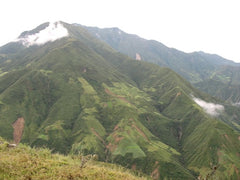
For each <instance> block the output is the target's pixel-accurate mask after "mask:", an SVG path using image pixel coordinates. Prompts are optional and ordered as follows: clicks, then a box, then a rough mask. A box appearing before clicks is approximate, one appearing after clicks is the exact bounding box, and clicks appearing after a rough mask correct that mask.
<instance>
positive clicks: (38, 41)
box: [17, 22, 68, 47]
mask: <svg viewBox="0 0 240 180" xmlns="http://www.w3.org/2000/svg"><path fill="white" fill-rule="evenodd" d="M66 36H68V30H67V29H66V28H65V27H64V26H63V25H62V24H61V23H60V22H55V23H49V26H48V27H46V28H45V29H43V30H41V31H39V32H38V33H36V34H32V35H27V36H26V37H23V38H19V39H18V40H17V41H20V42H22V44H23V45H24V46H26V47H29V46H32V45H43V44H45V43H47V42H49V41H51V42H52V41H55V40H57V39H60V38H63V37H66Z"/></svg>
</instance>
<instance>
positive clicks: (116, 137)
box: [106, 132, 124, 152]
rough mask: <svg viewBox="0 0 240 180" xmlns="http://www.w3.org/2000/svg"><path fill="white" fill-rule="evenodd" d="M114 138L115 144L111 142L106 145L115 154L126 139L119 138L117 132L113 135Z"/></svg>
mask: <svg viewBox="0 0 240 180" xmlns="http://www.w3.org/2000/svg"><path fill="white" fill-rule="evenodd" d="M112 137H113V138H114V142H112V143H113V144H112V143H111V142H110V143H109V144H108V145H106V148H107V149H109V150H110V151H111V152H113V151H114V150H115V149H116V148H117V144H119V142H120V141H121V140H122V139H124V137H119V136H118V135H117V134H116V133H115V132H114V133H113V134H112Z"/></svg>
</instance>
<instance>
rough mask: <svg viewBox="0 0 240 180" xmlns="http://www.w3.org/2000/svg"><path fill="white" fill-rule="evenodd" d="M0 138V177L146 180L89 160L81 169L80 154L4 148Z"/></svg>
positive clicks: (123, 169) (124, 170)
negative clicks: (69, 154) (68, 154)
mask: <svg viewBox="0 0 240 180" xmlns="http://www.w3.org/2000/svg"><path fill="white" fill-rule="evenodd" d="M7 144H8V143H7V142H6V141H4V140H3V139H2V138H0V179H8V180H9V179H19V180H21V179H36V180H37V179H53V180H54V179H94V180H95V179H99V180H100V179H124V180H125V179H132V180H135V179H136V180H137V179H148V178H147V177H143V176H142V177H138V176H136V175H134V174H133V173H132V172H131V171H130V170H126V169H125V168H123V167H120V166H117V165H110V164H107V163H102V162H98V161H93V160H89V161H88V162H87V163H86V165H85V166H84V167H83V168H81V157H80V156H64V155H61V154H52V153H51V151H50V150H49V149H44V148H30V147H29V146H26V145H23V144H19V145H18V146H17V147H16V148H9V147H7Z"/></svg>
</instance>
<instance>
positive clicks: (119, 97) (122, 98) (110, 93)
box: [105, 88, 131, 104]
mask: <svg viewBox="0 0 240 180" xmlns="http://www.w3.org/2000/svg"><path fill="white" fill-rule="evenodd" d="M105 92H106V93H107V94H108V95H111V96H114V97H116V98H118V99H121V100H122V101H124V102H126V103H129V104H131V103H130V102H129V101H128V100H126V99H125V97H122V96H118V95H116V94H114V93H113V92H111V91H110V90H109V89H107V88H106V89H105Z"/></svg>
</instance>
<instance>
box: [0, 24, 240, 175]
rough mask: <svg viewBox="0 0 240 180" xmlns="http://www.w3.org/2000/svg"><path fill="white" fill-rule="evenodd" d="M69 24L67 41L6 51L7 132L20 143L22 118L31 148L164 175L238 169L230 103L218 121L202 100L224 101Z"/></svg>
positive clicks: (2, 125)
mask: <svg viewBox="0 0 240 180" xmlns="http://www.w3.org/2000/svg"><path fill="white" fill-rule="evenodd" d="M63 26H64V27H65V28H67V29H68V33H69V36H68V37H64V38H61V39H59V40H56V41H53V42H48V43H46V44H43V45H41V46H37V45H35V46H31V47H24V49H23V50H22V49H21V47H19V48H20V50H19V49H17V50H16V51H15V53H9V54H5V55H4V56H3V60H2V61H1V63H0V68H1V70H2V71H3V72H4V73H5V74H3V75H2V76H1V77H0V87H1V89H0V115H1V119H0V135H1V136H3V137H4V138H7V139H11V138H12V134H13V128H12V123H13V122H15V121H16V120H17V119H18V118H23V119H24V121H25V125H24V131H23V136H22V142H24V143H28V144H30V145H31V146H37V147H38V146H47V147H49V148H51V149H53V151H55V152H61V153H73V154H82V155H88V154H93V153H94V154H98V156H99V159H100V160H102V161H108V162H113V163H118V164H121V165H123V166H125V167H128V168H131V169H136V170H140V171H142V172H144V173H146V174H148V175H151V176H152V177H157V179H164V178H167V179H172V178H174V179H195V178H197V177H198V176H201V177H202V178H205V177H207V176H208V175H209V174H211V173H212V171H213V170H212V169H214V167H215V166H216V167H217V168H216V171H214V174H213V177H214V176H216V177H229V176H231V177H233V178H234V177H236V176H238V175H239V174H238V173H237V170H238V169H239V168H240V162H239V161H238V158H237V157H238V155H237V153H240V152H239V150H238V149H239V148H240V147H239V146H240V144H239V139H238V137H239V130H240V129H237V127H238V126H239V124H240V123H239V122H238V121H237V120H236V121H234V122H235V124H231V123H232V120H231V119H230V117H232V116H231V113H229V111H227V109H226V112H223V114H221V116H222V117H220V116H219V117H212V116H211V115H209V114H207V113H206V111H205V110H204V109H203V108H202V107H201V106H199V105H198V104H197V103H196V102H195V101H194V99H193V96H194V97H196V98H200V99H202V100H203V101H206V102H212V103H216V104H222V105H224V107H227V106H226V105H225V104H224V103H223V102H220V101H219V100H217V99H215V98H212V97H211V96H209V95H207V94H204V93H202V92H200V91H198V90H196V89H195V88H194V87H192V86H191V84H190V83H189V82H187V81H186V80H184V79H183V78H182V77H181V76H180V75H178V74H177V73H175V72H174V71H172V70H171V69H169V68H166V67H159V66H156V65H154V64H151V63H148V62H142V61H136V60H134V59H131V58H130V57H128V56H126V55H124V54H121V53H119V52H117V51H116V50H114V49H113V48H111V47H110V46H109V45H107V44H105V43H104V42H102V41H100V40H98V39H96V38H95V37H94V36H92V35H91V34H90V33H89V32H88V31H87V30H86V29H84V28H82V27H78V26H72V25H70V24H67V23H63ZM15 43H17V42H15ZM12 45H14V44H12ZM4 48H6V46H5V47H4ZM5 50H6V49H5ZM0 52H3V51H1V50H0ZM5 52H9V51H5ZM230 110H233V109H232V108H231V107H230ZM234 110H235V109H234ZM237 113H238V111H237V110H236V114H237ZM227 124H228V125H227ZM233 127H235V128H236V131H235V130H233ZM202 132H204V133H202ZM233 165H234V166H235V167H236V170H235V171H232V172H231V173H230V174H228V170H229V169H230V167H232V166H233Z"/></svg>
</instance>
